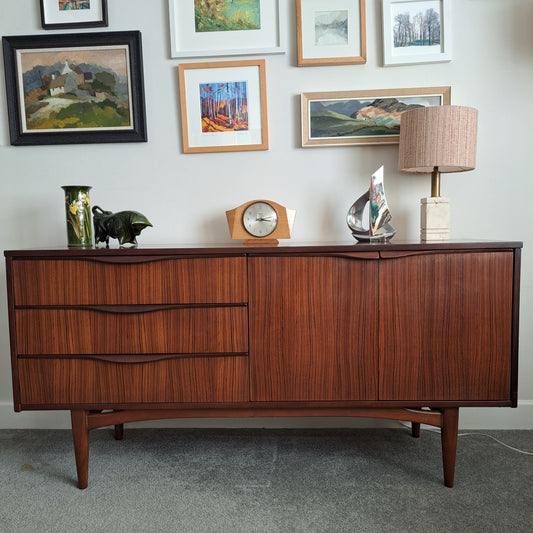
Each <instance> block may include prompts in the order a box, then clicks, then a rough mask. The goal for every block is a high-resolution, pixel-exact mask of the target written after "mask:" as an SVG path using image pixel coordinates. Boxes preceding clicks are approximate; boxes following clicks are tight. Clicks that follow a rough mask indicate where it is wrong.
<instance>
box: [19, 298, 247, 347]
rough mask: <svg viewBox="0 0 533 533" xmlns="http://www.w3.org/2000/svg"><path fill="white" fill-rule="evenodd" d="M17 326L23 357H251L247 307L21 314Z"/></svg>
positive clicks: (65, 310)
mask: <svg viewBox="0 0 533 533" xmlns="http://www.w3.org/2000/svg"><path fill="white" fill-rule="evenodd" d="M16 321H17V345H18V351H19V354H21V355H28V354H33V355H39V354H41V355H54V354H56V355H60V354H69V355H72V356H75V355H84V354H85V355H87V354H180V353H187V354H193V353H197V354H206V353H231V352H248V310H247V309H246V307H208V308H205V307H192V308H190V307H189V308H178V309H168V310H165V309H163V310H159V311H150V312H140V313H139V312H129V313H128V312H123V313H110V312H105V311H101V310H91V309H76V308H70V309H18V310H17V312H16Z"/></svg>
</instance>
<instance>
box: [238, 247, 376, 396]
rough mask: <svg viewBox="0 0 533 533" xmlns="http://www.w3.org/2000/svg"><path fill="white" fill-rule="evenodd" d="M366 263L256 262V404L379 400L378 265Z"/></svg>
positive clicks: (321, 259)
mask: <svg viewBox="0 0 533 533" xmlns="http://www.w3.org/2000/svg"><path fill="white" fill-rule="evenodd" d="M362 257H365V256H364V255H363V256H362ZM368 257H369V259H368V260H365V259H363V258H361V256H359V257H358V258H349V257H330V256H305V255H304V256H301V257H250V259H249V267H248V268H249V279H250V287H249V290H250V370H251V375H250V379H251V398H252V400H253V401H289V400H371V399H377V396H378V390H377V382H378V367H377V362H378V357H377V353H378V352H377V350H378V330H377V327H378V307H377V294H378V292H377V291H378V287H377V269H378V264H377V261H376V260H375V255H373V254H372V255H371V254H369V255H368Z"/></svg>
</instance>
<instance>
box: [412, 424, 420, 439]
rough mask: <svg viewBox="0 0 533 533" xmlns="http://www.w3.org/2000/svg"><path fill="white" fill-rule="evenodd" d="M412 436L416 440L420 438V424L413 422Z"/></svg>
mask: <svg viewBox="0 0 533 533" xmlns="http://www.w3.org/2000/svg"><path fill="white" fill-rule="evenodd" d="M411 435H412V436H413V437H414V438H415V439H418V437H420V422H411Z"/></svg>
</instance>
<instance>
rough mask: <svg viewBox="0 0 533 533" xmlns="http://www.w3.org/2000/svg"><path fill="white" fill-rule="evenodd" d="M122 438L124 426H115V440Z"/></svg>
mask: <svg viewBox="0 0 533 533" xmlns="http://www.w3.org/2000/svg"><path fill="white" fill-rule="evenodd" d="M123 438H124V424H115V440H122V439H123Z"/></svg>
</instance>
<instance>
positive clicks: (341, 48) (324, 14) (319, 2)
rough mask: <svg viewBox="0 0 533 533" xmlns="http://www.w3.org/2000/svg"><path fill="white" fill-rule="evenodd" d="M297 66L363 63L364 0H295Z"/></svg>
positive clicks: (364, 57)
mask: <svg viewBox="0 0 533 533" xmlns="http://www.w3.org/2000/svg"><path fill="white" fill-rule="evenodd" d="M296 33H297V44H298V66H299V67H313V66H319V65H357V64H363V63H366V14H365V0H296Z"/></svg>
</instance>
